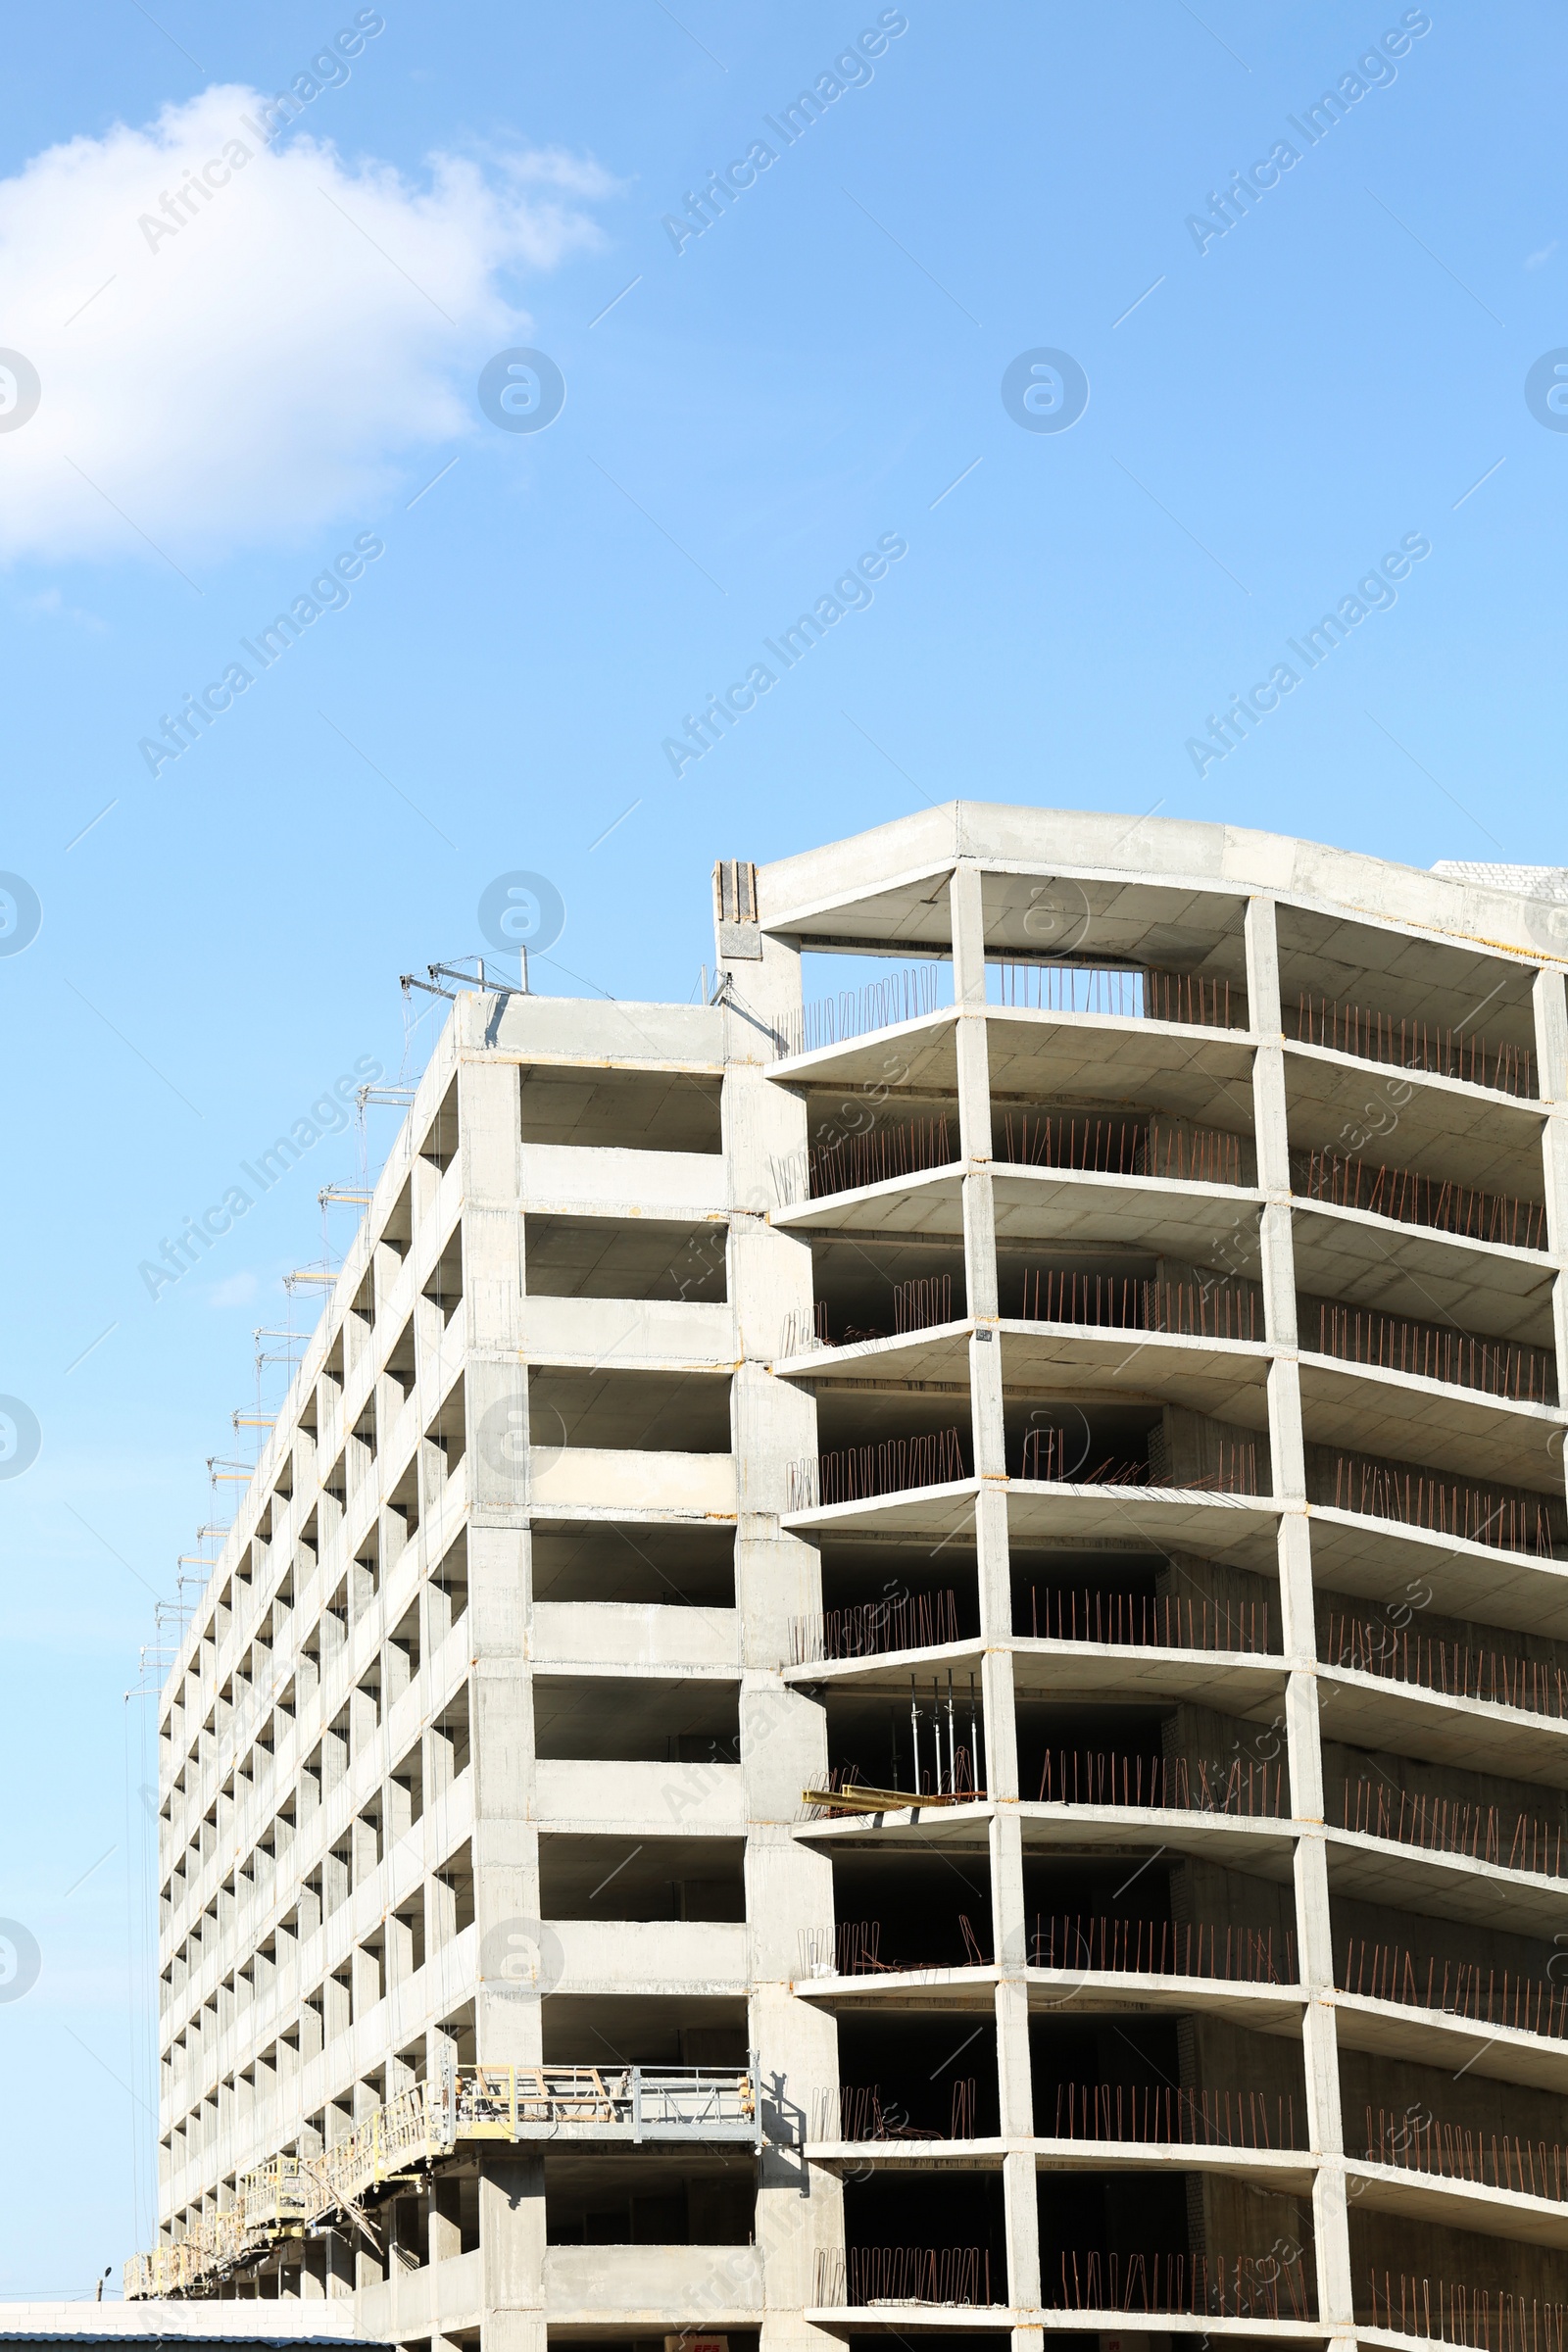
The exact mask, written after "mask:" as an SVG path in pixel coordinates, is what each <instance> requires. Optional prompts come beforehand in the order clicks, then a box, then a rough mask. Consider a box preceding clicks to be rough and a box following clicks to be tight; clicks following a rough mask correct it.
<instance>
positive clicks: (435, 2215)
mask: <svg viewBox="0 0 1568 2352" xmlns="http://www.w3.org/2000/svg"><path fill="white" fill-rule="evenodd" d="M425 2219H426V2224H427V2233H426V2240H425V2242H426V2247H427V2252H428V2259H429V2260H430V2261H431V2262H451V2261H452V2260H453V2259H454V2258H455V2257H456V2256H457V2255H459V2254H461V2253H462V2251H463V2229H462V2226H461V2224H460V2222H459V2219H458V2183H457V2182H456V2181H455V2180H442V2179H441V2178H440V2177H439V2176H437V2177H436V2178H435V2179H433V2180H431V2182H430V2188H429V2195H428V2199H427V2203H426V2215H425Z"/></svg>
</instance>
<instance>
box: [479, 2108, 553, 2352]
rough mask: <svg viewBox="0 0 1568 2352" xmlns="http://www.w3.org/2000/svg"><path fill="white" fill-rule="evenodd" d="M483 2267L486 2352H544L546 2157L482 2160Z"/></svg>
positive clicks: (481, 2231) (482, 2290) (488, 2158)
mask: <svg viewBox="0 0 1568 2352" xmlns="http://www.w3.org/2000/svg"><path fill="white" fill-rule="evenodd" d="M479 2265H480V2273H481V2278H482V2285H481V2290H480V2292H481V2298H482V2303H483V2309H484V2352H545V2346H546V2341H547V2331H546V2326H545V2309H544V2271H545V2168H544V2159H543V2157H541V2156H529V2157H523V2158H520V2159H515V2158H512V2157H510V2156H509V2157H506V2158H502V2157H499V2156H489V2155H486V2156H483V2157H481V2159H480V2164H479Z"/></svg>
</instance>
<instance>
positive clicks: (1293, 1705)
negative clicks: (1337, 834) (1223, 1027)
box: [1247, 897, 1353, 2328]
mask: <svg viewBox="0 0 1568 2352" xmlns="http://www.w3.org/2000/svg"><path fill="white" fill-rule="evenodd" d="M1247 987H1248V1002H1249V1006H1250V1017H1251V1024H1252V1029H1253V1032H1254V1034H1255V1035H1256V1037H1257V1039H1258V1044H1257V1048H1256V1052H1255V1054H1254V1059H1253V1065H1252V1105H1253V1121H1254V1132H1255V1136H1256V1144H1257V1182H1258V1189H1259V1191H1260V1192H1261V1193H1262V1194H1263V1197H1264V1205H1263V1212H1262V1230H1261V1242H1262V1262H1261V1279H1262V1286H1263V1297H1264V1314H1265V1328H1266V1330H1267V1333H1268V1338H1269V1341H1270V1343H1271V1345H1272V1346H1273V1348H1274V1349H1275V1351H1276V1352H1275V1357H1274V1362H1273V1364H1272V1366H1271V1369H1270V1372H1269V1394H1268V1413H1269V1451H1270V1454H1271V1456H1272V1460H1273V1473H1274V1477H1273V1485H1274V1493H1275V1494H1276V1495H1278V1496H1280V1497H1281V1498H1282V1500H1283V1501H1284V1504H1285V1509H1284V1511H1283V1513H1282V1516H1281V1520H1280V1529H1279V1552H1278V1556H1279V1580H1280V1624H1281V1635H1282V1641H1283V1645H1284V1650H1285V1657H1286V1662H1287V1665H1288V1667H1289V1669H1290V1680H1289V1682H1288V1684H1287V1686H1286V1699H1285V1721H1284V1724H1283V1726H1279V1727H1276V1730H1275V1732H1274V1734H1273V1735H1272V1737H1269V1736H1267V1735H1266V1736H1265V1737H1266V1738H1267V1739H1268V1744H1269V1746H1270V1747H1271V1748H1273V1749H1275V1750H1276V1751H1277V1748H1278V1745H1279V1732H1280V1731H1283V1733H1284V1752H1285V1755H1286V1757H1287V1758H1288V1760H1289V1766H1290V1779H1291V1803H1292V1809H1293V1812H1294V1814H1295V1816H1296V1819H1297V1821H1298V1824H1299V1825H1300V1826H1299V1834H1298V1838H1297V1845H1296V1857H1295V1890H1296V1940H1297V1950H1298V1955H1299V1973H1300V1981H1301V1983H1302V1984H1303V1985H1304V1986H1305V1988H1306V1992H1307V2001H1306V2007H1305V2011H1304V2014H1303V2020H1302V2061H1303V2066H1304V2071H1305V2077H1306V2111H1307V2127H1308V2134H1309V2138H1310V2142H1311V2146H1312V2149H1313V2152H1314V2154H1315V2155H1316V2156H1317V2158H1318V2160H1319V2161H1318V2171H1317V2176H1316V2180H1315V2181H1314V2184H1313V2191H1312V2213H1313V2232H1314V2236H1315V2239H1316V2249H1317V2285H1318V2309H1319V2313H1320V2315H1321V2318H1322V2321H1323V2324H1324V2326H1325V2327H1331V2328H1348V2327H1349V2326H1350V2325H1351V2322H1352V2318H1353V2294H1352V2284H1351V2278H1350V2246H1349V2229H1348V2218H1347V2204H1346V2185H1345V2161H1344V2149H1345V2138H1344V2129H1343V2122H1342V2118H1341V2113H1340V2073H1339V2051H1338V2044H1337V2040H1336V2035H1335V2024H1334V1952H1333V1941H1332V1935H1331V1919H1330V1911H1329V1885H1328V1855H1327V1847H1326V1844H1325V1841H1324V1837H1323V1826H1322V1825H1323V1757H1322V1745H1321V1738H1320V1733H1319V1725H1318V1691H1317V1638H1316V1632H1315V1625H1314V1614H1313V1606H1312V1554H1311V1536H1310V1532H1309V1526H1308V1516H1307V1508H1306V1471H1305V1458H1306V1457H1305V1449H1304V1445H1303V1440H1302V1436H1301V1390H1300V1376H1299V1366H1298V1359H1297V1354H1296V1348H1297V1339H1298V1335H1297V1315H1296V1263H1295V1250H1294V1247H1293V1240H1292V1231H1291V1172H1290V1128H1289V1119H1288V1111H1287V1097H1286V1086H1285V1052H1284V1042H1283V1040H1284V1020H1283V1016H1282V1013H1281V1008H1280V975H1279V941H1278V932H1277V928H1276V923H1275V903H1274V901H1273V900H1272V899H1269V898H1261V897H1260V898H1254V899H1252V900H1250V902H1249V904H1248V909H1247ZM1267 1760H1272V1757H1269V1758H1268V1759H1267Z"/></svg>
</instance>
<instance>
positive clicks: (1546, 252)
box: [1525, 237, 1557, 270]
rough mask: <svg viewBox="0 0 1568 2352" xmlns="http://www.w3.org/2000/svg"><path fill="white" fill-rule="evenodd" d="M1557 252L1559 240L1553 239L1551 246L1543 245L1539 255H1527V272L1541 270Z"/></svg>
mask: <svg viewBox="0 0 1568 2352" xmlns="http://www.w3.org/2000/svg"><path fill="white" fill-rule="evenodd" d="M1556 250H1557V239H1556V238H1555V237H1553V238H1552V240H1551V243H1550V244H1549V245H1543V246H1542V247H1541V249H1540V251H1539V252H1538V253H1527V254H1526V255H1525V268H1526V269H1527V270H1539V269H1540V268H1541V266H1542V264H1543V263H1544V262H1549V261H1550V259H1551V257H1552V255H1553V254H1554V253H1555V252H1556Z"/></svg>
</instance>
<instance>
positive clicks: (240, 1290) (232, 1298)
mask: <svg viewBox="0 0 1568 2352" xmlns="http://www.w3.org/2000/svg"><path fill="white" fill-rule="evenodd" d="M257 1288H258V1285H257V1280H256V1277H255V1275H254V1274H230V1275H229V1276H228V1278H227V1279H226V1281H223V1282H215V1283H213V1284H211V1285H210V1286H209V1289H208V1293H207V1303H208V1305H209V1306H249V1304H250V1302H251V1300H252V1299H254V1298H255V1296H256V1293H257Z"/></svg>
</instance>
